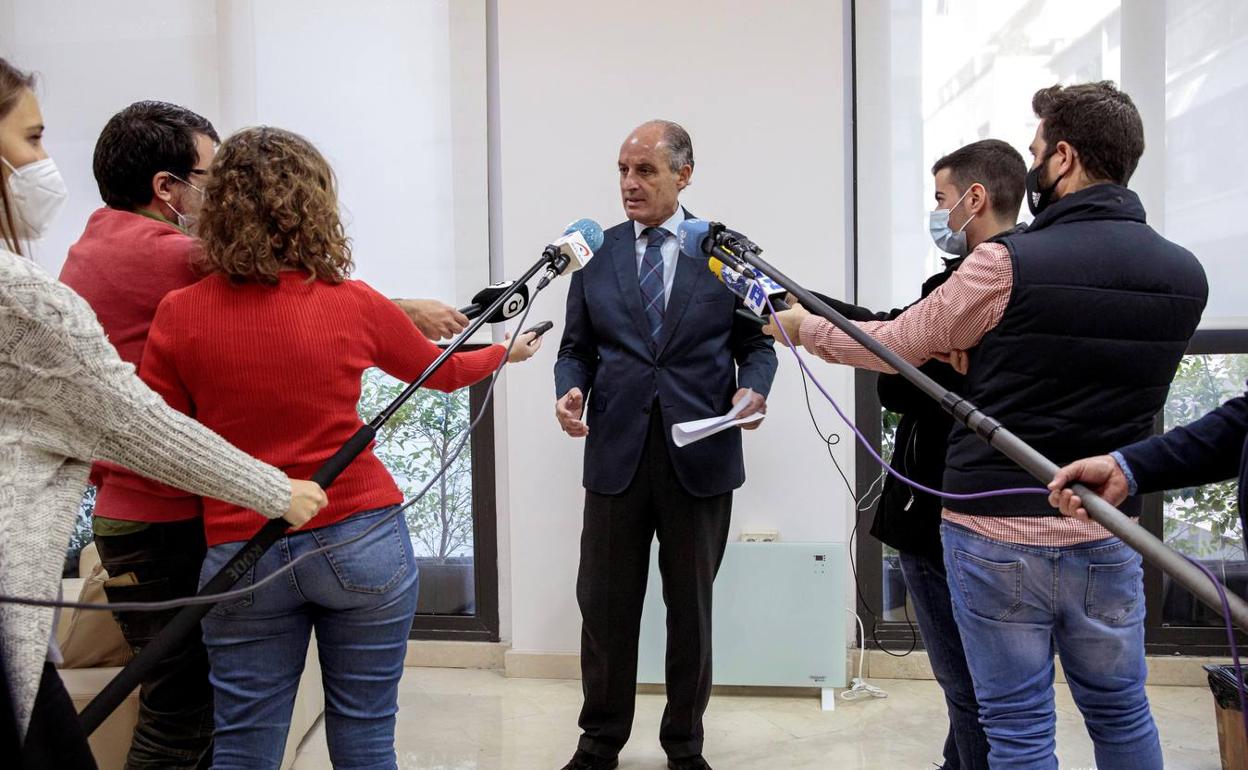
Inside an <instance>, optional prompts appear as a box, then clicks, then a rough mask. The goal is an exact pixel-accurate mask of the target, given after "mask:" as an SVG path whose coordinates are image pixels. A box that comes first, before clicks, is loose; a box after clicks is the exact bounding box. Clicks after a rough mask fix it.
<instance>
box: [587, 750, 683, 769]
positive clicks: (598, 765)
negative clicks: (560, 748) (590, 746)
mask: <svg viewBox="0 0 1248 770" xmlns="http://www.w3.org/2000/svg"><path fill="white" fill-rule="evenodd" d="M619 766H620V760H619V758H617V757H600V756H598V755H597V754H590V753H589V752H588V751H581V750H580V749H577V750H576V753H575V754H573V755H572V759H571V760H569V761H568V764H566V765H564V766H563V770H615V768H617V767H619ZM692 767H697V765H692Z"/></svg>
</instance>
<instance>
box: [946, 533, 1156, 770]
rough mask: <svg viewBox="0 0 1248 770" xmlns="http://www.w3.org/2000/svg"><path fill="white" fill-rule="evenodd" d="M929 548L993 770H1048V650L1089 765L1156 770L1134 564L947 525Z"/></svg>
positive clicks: (1112, 553)
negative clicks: (1088, 751) (937, 560)
mask: <svg viewBox="0 0 1248 770" xmlns="http://www.w3.org/2000/svg"><path fill="white" fill-rule="evenodd" d="M941 539H942V540H943V542H944V547H945V569H946V571H947V572H948V574H949V591H950V594H951V595H952V597H953V610H954V616H955V617H956V618H957V621H958V628H959V629H961V632H962V643H963V645H964V646H965V648H966V660H967V663H968V665H969V666H970V669H971V676H972V677H973V678H974V680H975V694H976V695H977V696H978V698H979V712H980V720H981V721H982V722H983V725H984V731H985V732H986V733H987V734H988V743H989V745H990V750H989V754H988V760H989V763H990V764H991V765H992V767H993V770H997V768H1056V767H1057V757H1056V755H1055V754H1054V749H1055V748H1056V740H1055V735H1056V725H1057V715H1056V712H1055V710H1054V705H1053V674H1054V666H1053V653H1054V649H1055V648H1056V650H1057V653H1058V654H1059V655H1061V658H1062V667H1063V669H1064V670H1065V672H1066V681H1067V683H1068V684H1069V685H1070V691H1071V694H1072V695H1073V696H1074V698H1075V704H1076V705H1077V706H1078V707H1079V711H1080V712H1082V714H1083V719H1084V723H1085V724H1086V726H1087V730H1088V735H1089V736H1090V737H1091V738H1092V744H1093V746H1094V747H1095V751H1096V763H1097V767H1099V768H1100V770H1115V769H1116V768H1129V769H1130V770H1152V768H1160V767H1161V766H1162V764H1161V743H1160V741H1159V740H1158V737H1157V727H1156V725H1155V724H1154V723H1153V715H1152V714H1151V713H1150V712H1149V709H1148V697H1147V696H1146V695H1145V693H1144V679H1145V675H1146V674H1147V670H1146V668H1145V664H1144V585H1143V574H1144V570H1143V567H1142V566H1141V560H1140V556H1139V554H1137V553H1135V551H1133V550H1131V549H1130V548H1129V547H1127V545H1126V544H1125V543H1123V542H1122V541H1121V540H1118V539H1117V538H1108V539H1105V540H1098V541H1095V542H1092V543H1083V544H1081V545H1074V546H1069V547H1064V548H1043V547H1039V546H1026V545H1016V544H1013V543H1006V542H1002V541H999V540H993V539H990V538H987V537H983V536H981V535H977V534H975V533H973V532H971V531H970V530H968V529H966V528H964V527H959V526H957V525H954V524H950V523H948V522H946V523H944V524H942V525H941Z"/></svg>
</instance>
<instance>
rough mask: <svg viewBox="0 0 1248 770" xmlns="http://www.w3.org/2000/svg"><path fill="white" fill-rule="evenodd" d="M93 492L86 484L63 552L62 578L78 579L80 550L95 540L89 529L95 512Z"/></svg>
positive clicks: (92, 532)
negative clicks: (67, 544)
mask: <svg viewBox="0 0 1248 770" xmlns="http://www.w3.org/2000/svg"><path fill="white" fill-rule="evenodd" d="M95 492H96V489H95V487H94V486H93V485H90V484H88V485H87V489H86V491H85V492H83V493H82V500H80V501H79V503H78V516H77V518H76V519H75V520H74V531H73V533H72V534H71V535H70V536H69V548H67V549H66V551H65V565H64V567H63V568H62V569H61V576H62V577H71V578H72V577H79V575H78V557H79V556H80V555H81V554H82V549H83V548H86V547H87V544H89V543H90V542H91V541H92V540H94V539H95V533H94V531H93V530H92V528H91V523H92V518H91V517H92V515H93V514H94V512H95Z"/></svg>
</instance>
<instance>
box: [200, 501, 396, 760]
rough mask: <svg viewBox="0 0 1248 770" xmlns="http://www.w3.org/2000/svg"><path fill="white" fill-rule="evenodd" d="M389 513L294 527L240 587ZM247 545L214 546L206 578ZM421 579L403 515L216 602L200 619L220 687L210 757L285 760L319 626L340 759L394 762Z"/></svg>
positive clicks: (331, 736)
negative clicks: (406, 661)
mask: <svg viewBox="0 0 1248 770" xmlns="http://www.w3.org/2000/svg"><path fill="white" fill-rule="evenodd" d="M392 510H393V509H389V508H387V509H382V510H378V511H368V512H364V513H359V514H356V515H354V516H352V517H350V518H348V519H346V520H344V521H341V522H339V523H337V524H333V525H331V526H328V527H324V528H322V529H313V530H309V531H307V532H297V533H295V534H293V535H288V536H286V537H284V538H282V539H281V540H279V541H278V542H277V544H276V545H274V546H273V547H272V548H270V549H269V550H268V552H266V553H265V554H264V556H263V557H262V558H261V559H260V561H259V563H257V564H256V566H255V567H253V568H252V569H251V570H250V571H249V572H248V573H247V574H246V575H244V576H243V578H242V579H241V580H239V583H238V585H239V586H245V585H249V584H252V583H254V582H255V581H256V580H259V579H260V578H263V577H264V576H266V575H270V574H272V573H273V572H274V571H275V570H276V569H277V568H278V567H280V566H281V565H283V564H287V563H289V562H290V561H292V560H293V559H295V558H298V557H299V556H300V555H302V554H305V553H307V552H309V551H311V550H314V549H316V548H320V547H322V546H325V545H328V544H330V543H341V542H343V541H346V540H349V539H350V538H353V537H357V536H359V535H360V534H361V533H362V532H364V530H366V529H367V528H368V527H370V526H372V525H374V524H376V523H377V522H378V520H379V519H380V518H381V517H382V516H384V515H387V514H389V513H390V512H391V511H392ZM242 545H243V544H242V543H225V544H222V545H218V546H214V547H212V548H210V549H208V557H207V559H206V560H205V561H204V567H203V572H202V578H201V582H202V581H206V580H207V579H208V578H209V577H211V576H212V575H214V574H216V572H217V571H218V570H219V569H220V568H221V567H222V566H223V565H224V564H225V562H226V561H227V560H228V559H229V558H230V557H231V556H232V555H234V553H236V552H237V551H238V550H239V548H241V547H242ZM416 585H417V576H416V562H415V560H414V559H413V557H412V543H411V540H410V539H409V537H408V533H407V524H406V522H405V521H404V519H403V516H402V515H399V516H397V517H395V518H394V519H392V520H390V521H388V522H386V523H385V524H384V525H382V526H381V527H379V528H378V529H377V530H376V531H375V532H373V533H371V534H369V535H368V536H366V537H365V538H364V539H363V540H361V541H359V542H357V543H352V544H351V545H347V546H343V547H341V548H338V549H336V550H333V551H329V552H328V553H326V554H322V555H320V556H316V557H313V558H312V559H309V560H308V561H306V562H304V563H302V564H300V565H299V566H297V567H296V568H295V569H294V571H293V572H289V573H287V574H286V575H285V576H283V577H281V578H279V579H278V580H276V581H275V582H273V583H270V584H269V585H266V586H264V587H263V588H261V589H259V590H258V591H255V592H253V593H250V594H248V595H246V596H245V597H243V598H240V599H236V600H234V601H233V602H223V603H222V604H219V605H217V606H216V607H214V608H213V610H212V612H210V613H209V614H208V616H207V617H205V618H204V621H203V629H204V644H205V645H206V646H207V647H208V659H209V662H210V663H211V665H212V676H211V679H212V686H213V689H214V691H215V696H216V697H215V699H214V702H215V707H216V738H215V741H214V745H213V764H212V766H213V767H214V768H222V769H226V768H229V769H233V768H240V769H241V768H246V769H247V770H260V769H261V768H277V767H278V766H279V764H280V763H281V760H282V752H283V750H284V748H285V746H286V733H287V732H288V731H289V729H290V715H291V710H292V709H293V707H294V703H295V692H296V691H297V690H298V688H299V677H300V675H301V674H302V673H303V664H304V660H305V658H306V657H307V652H308V638H309V636H310V634H311V633H312V630H313V629H315V630H316V644H317V649H318V650H319V653H320V662H321V678H322V680H323V682H324V685H325V737H326V740H327V742H328V743H329V755H330V759H331V760H332V761H333V764H334V767H335V768H339V769H340V770H341V769H343V768H368V769H369V770H390V769H391V768H395V767H397V764H396V761H395V754H394V723H395V715H396V714H397V713H398V691H399V678H400V677H401V676H402V674H403V659H404V656H405V655H406V652H407V636H408V632H409V631H410V630H411V628H412V617H413V615H414V614H415V612H416Z"/></svg>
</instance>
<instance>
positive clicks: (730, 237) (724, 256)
mask: <svg viewBox="0 0 1248 770" xmlns="http://www.w3.org/2000/svg"><path fill="white" fill-rule="evenodd" d="M676 236H677V238H678V239H679V242H680V253H682V254H684V255H685V256H687V257H696V258H699V259H700V258H702V257H719V258H720V259H721V260H723V261H724V262H727V263H729V264H732V265H734V266H739V267H747V266H748V264H749V259H748V257H752V256H755V255H758V254H762V253H763V250H762V249H761V248H759V247H758V244H756V243H754V242H753V241H751V240H750V239H749V238H746V237H745V236H744V235H742V234H741V233H739V232H737V231H735V230H729V229H728V228H727V227H724V225H723V224H721V223H719V222H708V221H706V220H705V219H686V220H685V221H683V222H681V223H680V226H679V227H678V228H677V233H676ZM749 272H757V271H755V270H754V269H753V268H751V269H750V271H749Z"/></svg>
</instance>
